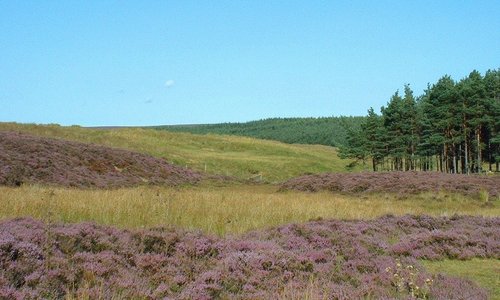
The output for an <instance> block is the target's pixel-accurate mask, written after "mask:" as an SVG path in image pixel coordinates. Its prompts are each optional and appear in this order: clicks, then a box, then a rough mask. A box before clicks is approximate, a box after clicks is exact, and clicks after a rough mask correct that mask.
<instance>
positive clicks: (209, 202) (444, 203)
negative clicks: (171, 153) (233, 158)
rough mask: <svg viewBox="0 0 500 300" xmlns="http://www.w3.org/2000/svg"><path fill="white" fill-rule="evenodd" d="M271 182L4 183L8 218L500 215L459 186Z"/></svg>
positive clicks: (255, 222) (185, 220)
mask: <svg viewBox="0 0 500 300" xmlns="http://www.w3.org/2000/svg"><path fill="white" fill-rule="evenodd" d="M276 189H277V188H276V187H275V186H270V185H232V186H226V187H214V186H206V185H201V186H198V187H186V188H170V187H154V186H153V187H149V186H142V187H134V188H123V189H114V190H81V189H65V188H53V187H43V186H29V185H26V186H22V187H20V188H10V187H0V218H1V219H6V218H15V217H23V216H29V217H34V218H37V219H44V220H53V221H63V222H83V221H95V222H98V223H100V224H106V225H113V226H118V227H121V228H142V227H152V226H163V225H175V226H179V227H182V228H189V229H200V230H203V231H204V232H206V233H210V234H216V235H219V236H225V235H228V234H242V233H245V232H248V231H250V230H255V229H262V228H269V227H272V226H280V225H283V224H288V223H292V222H307V221H309V220H314V219H320V218H323V219H373V218H376V217H379V216H382V215H386V214H395V215H404V214H413V215H422V214H428V215H433V216H452V215H455V214H459V215H482V216H492V217H494V216H500V205H499V204H500V203H499V202H498V201H494V202H493V201H492V202H490V203H489V204H488V205H485V203H484V202H483V201H482V200H481V199H478V198H474V197H466V196H463V195H459V194H451V193H445V192H442V193H434V194H430V193H428V194H426V193H424V194H416V195H408V197H406V198H401V197H400V196H399V195H397V194H373V195H359V196H358V195H348V194H333V193H328V192H319V193H306V192H296V191H288V192H281V193H278V192H276Z"/></svg>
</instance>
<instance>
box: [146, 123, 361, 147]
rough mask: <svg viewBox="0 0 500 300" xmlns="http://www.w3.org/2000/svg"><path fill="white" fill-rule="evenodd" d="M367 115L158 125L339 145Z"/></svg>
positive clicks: (175, 128) (344, 141)
mask: <svg viewBox="0 0 500 300" xmlns="http://www.w3.org/2000/svg"><path fill="white" fill-rule="evenodd" d="M363 120H364V117H323V118H272V119H264V120H259V121H251V122H246V123H221V124H205V125H203V124H200V125H172V126H157V127H155V128H156V129H165V130H168V131H175V132H190V133H195V134H208V133H212V134H227V135H237V136H248V137H254V138H259V139H266V140H275V141H280V142H284V143H288V144H313V145H326V146H333V147H339V146H341V145H345V144H346V139H347V134H348V132H349V131H350V130H356V129H358V128H359V126H360V124H361V122H362V121H363Z"/></svg>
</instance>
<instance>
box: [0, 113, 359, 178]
mask: <svg viewBox="0 0 500 300" xmlns="http://www.w3.org/2000/svg"><path fill="white" fill-rule="evenodd" d="M0 130H14V131H19V132H25V133H30V134H34V135H40V136H46V137H54V138H63V139H67V140H73V141H78V142H85V143H95V144H101V145H106V146H111V147H117V148H124V149H129V150H132V151H137V152H141V153H147V154H150V155H152V156H155V157H162V158H165V159H166V160H168V161H170V162H173V163H175V164H178V165H181V166H187V167H190V168H193V169H195V170H199V171H207V172H208V173H211V174H223V175H229V176H235V177H239V178H244V179H247V178H252V177H256V178H259V179H260V178H262V180H264V181H267V182H276V181H282V180H285V179H289V178H291V177H295V176H298V175H301V174H304V173H318V172H326V171H331V172H345V171H347V169H346V166H347V165H348V164H349V163H350V162H351V161H350V160H343V159H340V158H339V157H338V156H337V152H336V149H335V148H332V147H328V146H319V145H290V144H284V143H280V142H275V141H267V140H258V139H253V138H246V137H236V136H223V135H195V134H190V133H174V132H168V131H159V130H154V129H139V128H122V129H89V128H82V127H78V126H71V127H63V126H59V125H29V124H16V123H0ZM356 170H361V167H358V169H356Z"/></svg>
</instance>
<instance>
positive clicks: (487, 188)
mask: <svg viewBox="0 0 500 300" xmlns="http://www.w3.org/2000/svg"><path fill="white" fill-rule="evenodd" d="M281 189H282V190H299V191H309V192H317V191H332V192H346V193H361V192H365V193H374V192H376V193H380V192H388V193H399V194H401V195H407V194H415V193H421V192H439V191H448V192H453V193H460V194H464V195H473V196H481V197H482V198H484V200H485V201H486V200H488V199H489V197H491V198H492V200H494V199H496V198H498V197H499V196H500V176H496V175H463V174H445V173H439V172H415V171H414V172H362V173H355V174H354V173H351V174H338V173H323V174H312V175H304V176H300V177H297V178H293V179H290V180H288V181H286V182H284V183H283V184H282V185H281Z"/></svg>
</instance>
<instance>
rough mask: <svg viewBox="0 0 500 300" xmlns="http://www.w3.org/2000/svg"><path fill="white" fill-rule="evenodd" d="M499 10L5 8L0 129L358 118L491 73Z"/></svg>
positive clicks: (499, 48)
mask: <svg viewBox="0 0 500 300" xmlns="http://www.w3.org/2000/svg"><path fill="white" fill-rule="evenodd" d="M499 13H500V1H498V0H495V1H473V0H470V1H456V0H453V1H444V0H439V1H436V0H432V1H420V0H419V1H402V0H394V1H383V0H381V1H368V0H366V1H333V0H332V1H267V0H266V1H234V0H231V1H187V0H182V1H15V0H0V121H16V122H28V123H59V124H64V125H71V124H78V125H84V126H91V125H157V124H181V123H184V124H186V123H217V122H229V121H248V120H254V119H261V118H267V117H291V116H299V117H300V116H332V115H335V116H338V115H365V114H366V110H367V109H368V108H369V107H370V106H373V107H374V108H376V109H377V110H378V109H379V108H380V106H382V105H384V104H386V102H387V101H388V99H389V97H390V96H391V94H393V93H394V92H395V91H396V89H401V88H402V86H403V84H405V83H410V84H411V86H412V88H413V89H414V91H415V94H417V95H418V94H421V93H422V91H423V89H424V88H425V87H426V85H427V83H428V82H431V83H433V82H435V81H436V80H437V79H438V78H439V77H441V76H442V75H444V74H449V75H451V76H452V77H453V78H455V79H460V78H462V77H464V76H467V75H468V73H469V72H470V71H472V70H473V69H477V70H479V71H480V72H481V73H483V72H484V71H486V70H487V69H490V68H498V67H500V16H499Z"/></svg>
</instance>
